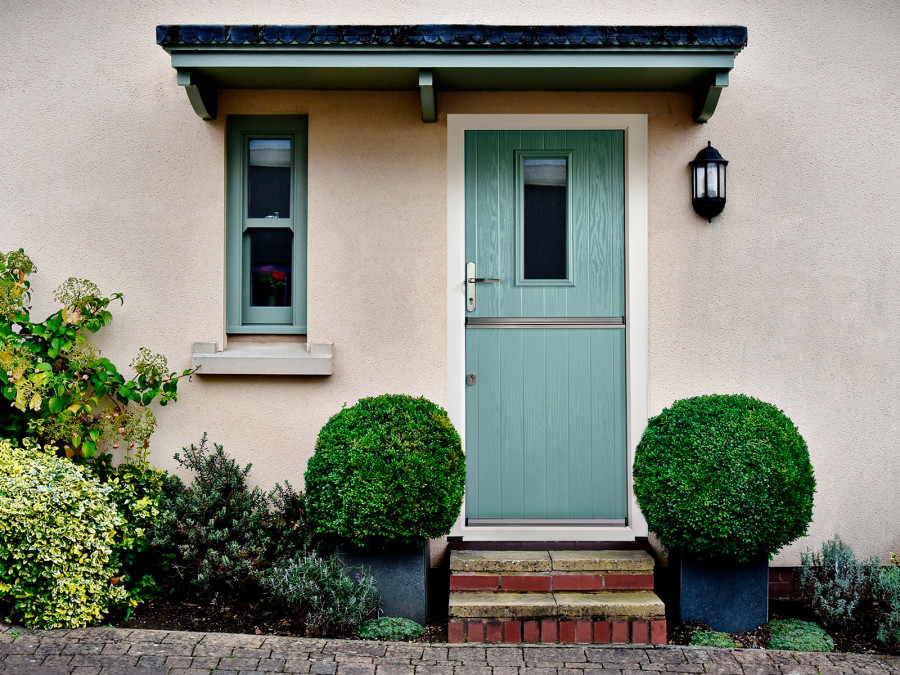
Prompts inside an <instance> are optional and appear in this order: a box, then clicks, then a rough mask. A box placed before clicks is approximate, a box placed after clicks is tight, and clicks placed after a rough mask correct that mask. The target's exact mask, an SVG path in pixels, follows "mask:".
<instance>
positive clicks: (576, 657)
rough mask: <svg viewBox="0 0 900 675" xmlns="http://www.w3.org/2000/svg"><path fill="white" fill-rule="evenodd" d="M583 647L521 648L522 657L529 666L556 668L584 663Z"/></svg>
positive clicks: (585, 658) (585, 659)
mask: <svg viewBox="0 0 900 675" xmlns="http://www.w3.org/2000/svg"><path fill="white" fill-rule="evenodd" d="M584 649H585V648H584V647H569V646H548V647H535V646H531V645H529V646H527V647H522V657H523V658H524V659H525V663H527V664H528V665H529V666H556V665H558V664H563V663H584V662H586V661H587V657H586V656H585V655H584Z"/></svg>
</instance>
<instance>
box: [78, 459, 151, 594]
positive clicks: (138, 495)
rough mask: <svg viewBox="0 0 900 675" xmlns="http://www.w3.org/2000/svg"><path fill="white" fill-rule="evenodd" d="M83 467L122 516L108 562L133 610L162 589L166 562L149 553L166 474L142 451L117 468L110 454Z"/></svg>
mask: <svg viewBox="0 0 900 675" xmlns="http://www.w3.org/2000/svg"><path fill="white" fill-rule="evenodd" d="M84 466H85V467H86V468H87V469H89V470H90V471H91V472H92V473H93V474H94V475H95V476H97V478H98V479H99V480H100V482H101V483H103V484H104V485H106V486H108V487H109V490H110V493H109V497H110V499H111V500H112V502H113V503H114V504H115V505H116V508H117V510H118V512H119V515H120V516H121V517H122V520H123V522H122V524H121V525H120V526H119V527H117V528H116V538H115V542H114V544H113V555H112V559H111V563H112V565H113V566H114V567H115V568H116V569H117V570H118V572H117V574H118V576H119V578H120V581H119V583H121V584H122V586H123V587H124V588H125V591H126V592H127V593H128V597H127V599H126V602H125V606H126V609H127V608H129V607H131V608H133V607H136V606H137V605H138V604H140V603H141V602H144V601H146V600H149V599H151V598H153V597H154V596H156V595H157V594H158V593H159V592H160V591H161V590H162V589H161V588H160V587H159V585H158V583H157V581H158V579H161V578H162V574H163V573H164V562H165V561H164V559H161V556H159V555H158V554H157V552H156V551H154V550H152V548H151V541H152V539H153V532H154V529H155V528H156V523H157V521H158V520H159V517H160V500H161V499H162V498H163V486H164V485H165V483H166V481H167V479H168V475H167V473H166V472H165V471H162V470H160V469H156V468H154V467H153V466H151V465H150V463H149V462H148V461H147V457H146V453H143V452H137V453H135V454H134V455H133V456H132V457H131V458H130V459H129V460H128V461H126V462H124V463H122V464H119V465H118V466H114V465H113V463H112V457H111V456H110V455H106V454H98V455H96V456H95V457H94V459H93V460H91V461H90V462H86V463H85V464H84Z"/></svg>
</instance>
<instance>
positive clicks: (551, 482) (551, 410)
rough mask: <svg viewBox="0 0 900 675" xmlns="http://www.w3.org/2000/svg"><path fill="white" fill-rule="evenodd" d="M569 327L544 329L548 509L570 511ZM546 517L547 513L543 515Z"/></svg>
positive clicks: (555, 511) (558, 511) (560, 511)
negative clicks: (564, 328)
mask: <svg viewBox="0 0 900 675" xmlns="http://www.w3.org/2000/svg"><path fill="white" fill-rule="evenodd" d="M568 333H569V331H565V330H547V331H546V334H547V341H546V344H547V355H548V356H547V363H546V366H545V367H546V369H547V410H546V417H545V418H544V421H545V423H546V427H547V432H546V439H547V444H546V455H547V460H546V474H545V476H546V480H547V513H548V514H551V513H556V514H559V513H569V496H570V495H569V491H568V490H567V489H564V488H563V487H562V486H566V485H568V484H569V437H570V434H571V429H570V427H569V380H570V373H569V368H568V363H569V335H568ZM545 517H547V516H545Z"/></svg>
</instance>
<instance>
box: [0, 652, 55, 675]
mask: <svg viewBox="0 0 900 675" xmlns="http://www.w3.org/2000/svg"><path fill="white" fill-rule="evenodd" d="M44 658H46V656H45V655H44V654H38V655H34V654H12V655H11V656H7V657H6V658H5V659H3V660H2V661H0V667H3V666H5V667H6V672H8V673H14V672H16V671H18V672H22V673H26V672H28V670H29V669H30V668H34V667H36V666H39V665H41V663H42V662H43V660H44Z"/></svg>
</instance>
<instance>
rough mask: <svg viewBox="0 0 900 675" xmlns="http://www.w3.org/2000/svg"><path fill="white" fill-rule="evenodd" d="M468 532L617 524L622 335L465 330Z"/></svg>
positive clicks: (620, 331)
mask: <svg viewBox="0 0 900 675" xmlns="http://www.w3.org/2000/svg"><path fill="white" fill-rule="evenodd" d="M466 372H467V374H468V375H467V387H466V466H467V472H468V476H467V488H466V519H467V523H468V524H469V525H475V526H477V525H502V524H510V525H531V524H534V525H551V524H560V525H563V524H567V525H571V524H584V525H620V524H624V522H625V514H626V489H625V488H626V466H625V458H626V437H625V424H626V408H625V329H624V327H616V328H484V327H478V328H472V327H470V328H467V329H466Z"/></svg>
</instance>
